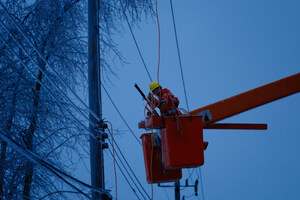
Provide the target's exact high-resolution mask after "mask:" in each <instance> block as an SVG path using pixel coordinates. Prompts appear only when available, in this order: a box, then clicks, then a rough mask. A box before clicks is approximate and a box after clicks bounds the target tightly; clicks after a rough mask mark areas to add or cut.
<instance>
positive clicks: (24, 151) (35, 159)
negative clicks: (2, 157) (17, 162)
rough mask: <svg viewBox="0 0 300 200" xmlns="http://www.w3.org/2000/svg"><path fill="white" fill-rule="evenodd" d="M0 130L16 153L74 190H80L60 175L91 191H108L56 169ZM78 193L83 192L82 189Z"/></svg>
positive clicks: (0, 135) (3, 137) (2, 136)
mask: <svg viewBox="0 0 300 200" xmlns="http://www.w3.org/2000/svg"><path fill="white" fill-rule="evenodd" d="M0 132H1V134H0V138H1V140H3V141H4V142H6V143H8V144H10V145H11V146H12V148H13V149H14V150H16V151H17V152H18V153H20V154H22V155H23V156H25V157H26V158H27V159H29V160H30V161H31V162H34V163H36V164H39V165H41V166H42V167H44V168H46V169H47V170H49V171H51V172H52V173H54V174H55V175H56V176H57V175H59V176H58V177H59V178H60V179H62V180H63V181H64V182H66V183H67V184H68V185H70V186H72V187H73V188H75V189H76V190H78V192H80V191H81V190H79V189H78V188H77V187H76V186H74V185H73V184H71V183H70V182H68V181H66V179H65V178H63V177H62V176H65V177H67V178H69V179H71V180H72V181H74V182H76V183H78V184H80V185H82V186H84V187H86V188H89V189H92V190H93V191H96V192H99V193H108V192H109V190H104V189H99V188H94V187H93V186H91V185H89V184H87V183H84V182H82V181H80V180H78V179H76V178H74V177H72V176H70V175H68V174H66V173H65V172H63V171H61V170H59V169H57V168H56V167H54V166H53V165H51V164H50V163H48V162H46V161H44V160H43V159H41V158H40V157H39V156H38V155H36V154H34V153H33V152H32V151H29V150H28V149H25V148H24V147H22V146H21V145H20V144H18V143H17V142H16V141H14V140H13V139H12V138H10V137H8V136H7V135H8V134H7V133H6V132H4V131H3V130H0ZM80 193H82V194H84V193H83V192H82V191H81V192H80ZM84 195H85V196H87V195H86V194H84ZM87 197H88V196H87ZM88 198H89V197H88Z"/></svg>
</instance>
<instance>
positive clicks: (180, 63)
mask: <svg viewBox="0 0 300 200" xmlns="http://www.w3.org/2000/svg"><path fill="white" fill-rule="evenodd" d="M170 5H171V12H172V19H173V27H174V33H175V38H176V46H177V54H178V60H179V66H180V72H181V79H182V84H183V89H184V96H185V101H186V106H187V110H188V112H189V111H190V109H189V104H188V99H187V94H186V87H185V81H184V76H183V69H182V62H181V56H180V50H179V43H178V37H177V31H176V24H175V17H174V10H173V3H172V0H170Z"/></svg>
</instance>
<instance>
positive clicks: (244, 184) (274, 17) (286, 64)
mask: <svg viewBox="0 0 300 200" xmlns="http://www.w3.org/2000/svg"><path fill="white" fill-rule="evenodd" d="M173 6H174V11H175V18H176V23H177V24H176V25H177V33H178V38H179V46H180V51H181V58H182V64H183V69H184V77H185V81H186V87H187V96H188V103H189V107H190V109H191V110H193V109H196V108H200V107H202V106H205V105H208V104H210V103H213V102H216V101H219V100H222V99H225V98H228V97H230V96H233V95H236V94H239V93H241V92H244V91H247V90H250V89H253V88H255V87H258V86H261V85H264V84H267V83H269V82H272V81H275V80H278V79H281V78H284V77H286V76H290V75H292V74H295V73H298V72H300V38H299V36H300V12H299V10H300V1H298V0H251V1H250V0H242V1H241V0H228V1H223V0H215V1H199V0H190V1H175V0H174V1H173ZM159 19H160V25H161V70H160V82H161V84H162V85H163V86H164V87H167V88H169V89H170V90H171V91H172V92H173V93H174V94H175V95H176V96H177V97H178V98H179V99H180V100H181V104H180V107H183V108H186V103H185V99H184V92H183V86H182V82H181V75H180V69H179V63H178V58H177V50H176V43H175V37H174V30H173V25H172V18H171V12H170V4H169V1H159ZM134 32H135V34H136V38H137V41H138V43H139V45H140V48H141V51H142V53H143V56H144V58H145V62H146V64H147V67H148V69H149V71H150V73H151V76H152V78H153V79H156V70H157V59H158V58H157V55H158V48H157V46H158V39H157V38H158V37H157V26H156V24H155V20H152V19H148V20H146V19H145V18H142V22H141V24H140V27H139V29H138V28H135V29H134ZM115 38H116V40H117V44H118V45H119V48H120V51H121V52H122V53H123V56H124V57H125V59H126V60H127V62H128V63H129V64H127V65H119V64H117V66H118V69H116V71H115V72H116V73H117V74H118V78H112V81H113V86H110V87H108V86H107V88H108V89H109V93H110V95H111V97H112V98H113V99H114V101H115V103H116V105H117V106H118V108H119V109H120V111H121V113H122V114H123V115H124V117H125V118H126V120H127V122H128V124H129V125H130V127H131V128H132V129H133V130H134V132H135V134H136V135H137V136H138V137H139V136H140V135H141V134H142V133H144V131H143V130H138V128H137V123H138V122H139V121H140V120H142V119H143V117H144V114H143V112H144V103H143V101H142V99H141V97H140V96H139V94H138V92H137V91H136V90H135V88H134V87H133V84H134V83H138V84H139V85H140V87H141V88H142V89H143V90H144V91H145V92H147V91H148V84H149V82H150V80H149V78H148V76H147V74H146V71H145V69H144V67H143V65H142V62H141V60H140V57H139V55H138V53H137V50H136V48H135V46H134V42H133V40H132V38H131V35H130V32H129V30H128V27H127V25H126V24H125V23H124V32H123V33H122V35H116V36H115ZM103 101H104V103H103V109H104V117H105V118H106V119H107V120H109V121H111V122H112V123H113V125H114V128H115V129H118V130H121V132H120V133H119V135H118V136H116V139H117V142H118V144H119V145H120V146H121V148H122V149H123V152H124V154H125V156H126V157H127V159H128V162H129V163H130V164H131V166H132V168H133V169H134V171H135V172H136V174H137V176H138V177H139V178H140V180H141V182H142V183H143V185H144V187H145V188H146V189H147V191H148V192H149V194H151V187H150V185H148V184H147V183H146V180H145V171H144V161H143V155H142V147H141V146H140V145H139V144H138V143H137V142H136V141H135V139H134V138H133V136H132V135H131V134H130V132H129V131H128V130H127V128H126V126H125V125H124V123H123V122H122V121H121V119H120V117H119V116H118V114H117V112H116V111H115V110H114V108H113V106H112V105H111V103H110V101H109V99H108V98H107V97H106V96H105V95H104V97H103ZM299 102H300V95H299V94H296V95H293V96H290V97H287V98H284V99H282V100H278V101H276V102H273V103H270V104H268V105H265V106H262V107H259V108H256V109H253V110H251V111H248V112H245V113H242V114H240V115H237V116H234V117H232V118H229V119H226V120H224V121H225V122H245V123H267V124H268V130H267V131H244V130H241V131H239V130H235V131H232V130H226V131H222V130H210V131H207V130H205V131H204V138H205V140H206V141H209V143H210V144H209V146H208V149H207V151H206V152H205V164H204V166H203V167H202V176H203V188H204V196H205V199H206V200H215V199H219V200H241V199H243V200H250V199H251V200H252V199H257V200H266V199H273V200H279V199H280V200H281V199H289V200H297V199H300V190H299V188H300V170H299V169H300V160H299V152H300V146H299V142H300V131H299V130H300V126H299V124H300V123H299V122H300V114H299V113H300V107H299V105H300V103H299ZM106 155H107V156H106V160H105V167H106V171H107V175H106V179H107V186H108V187H109V188H111V189H112V191H114V188H113V185H114V176H113V171H112V166H113V165H112V158H111V156H110V155H108V154H106ZM196 171H197V170H196ZM196 171H194V173H193V176H192V179H193V180H195V179H196V178H197V172H196ZM190 172H193V170H191V171H190ZM117 173H118V188H119V191H118V196H119V199H136V198H135V196H134V194H133V192H132V191H131V189H130V188H129V187H128V185H127V184H126V182H125V180H124V178H123V177H122V175H121V174H120V172H119V171H117ZM187 176H188V171H187V170H184V179H185V178H186V177H187ZM86 178H87V177H86V176H85V179H86ZM184 179H183V180H184ZM183 182H184V181H182V183H183ZM166 193H167V194H166ZM112 194H113V195H114V192H113V193H112ZM182 194H184V195H191V194H193V191H192V189H185V190H183V191H182ZM154 199H155V200H165V199H174V193H173V190H169V189H167V190H166V191H164V190H163V189H161V188H157V187H156V186H155V187H154ZM190 199H197V198H195V197H191V198H190ZM198 199H202V194H201V190H200V189H199V197H198Z"/></svg>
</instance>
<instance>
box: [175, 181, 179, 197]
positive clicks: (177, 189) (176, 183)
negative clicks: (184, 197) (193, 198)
mask: <svg viewBox="0 0 300 200" xmlns="http://www.w3.org/2000/svg"><path fill="white" fill-rule="evenodd" d="M175 200H180V181H176V182H175Z"/></svg>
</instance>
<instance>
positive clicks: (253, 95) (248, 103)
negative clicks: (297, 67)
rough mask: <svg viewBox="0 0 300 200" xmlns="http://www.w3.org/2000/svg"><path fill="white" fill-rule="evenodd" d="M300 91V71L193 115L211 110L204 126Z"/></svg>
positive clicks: (201, 109)
mask: <svg viewBox="0 0 300 200" xmlns="http://www.w3.org/2000/svg"><path fill="white" fill-rule="evenodd" d="M299 91H300V73H297V74H294V75H292V76H289V77H286V78H283V79H280V80H278V81H275V82H272V83H269V84H267V85H263V86H261V87H258V88H255V89H252V90H249V91H247V92H244V93H241V94H238V95H235V96H233V97H230V98H227V99H224V100H222V101H218V102H216V103H213V104H210V105H207V106H204V107H202V108H199V109H196V110H193V111H191V112H190V114H191V115H199V113H201V112H203V111H207V110H209V112H210V114H211V118H210V119H209V120H207V121H204V122H203V125H204V128H205V126H208V125H209V124H212V123H215V122H217V121H220V120H222V119H225V118H228V117H231V116H233V115H236V114H239V113H242V112H244V111H247V110H250V109H253V108H256V107H258V106H261V105H264V104H267V103H270V102H272V101H275V100H277V99H281V98H283V97H286V96H289V95H292V94H295V93H297V92H299Z"/></svg>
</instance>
